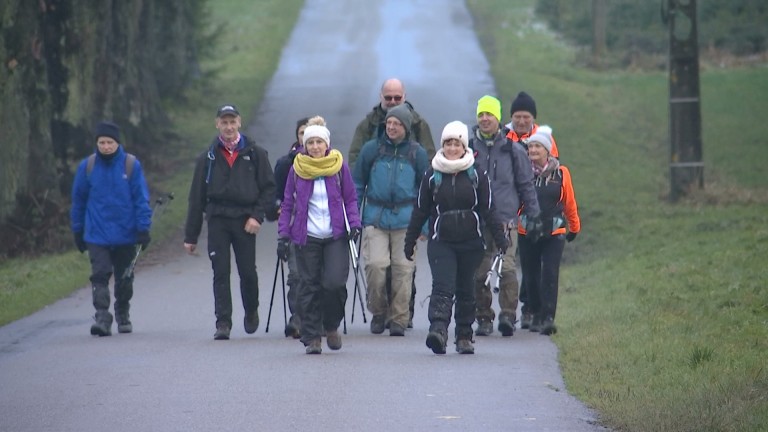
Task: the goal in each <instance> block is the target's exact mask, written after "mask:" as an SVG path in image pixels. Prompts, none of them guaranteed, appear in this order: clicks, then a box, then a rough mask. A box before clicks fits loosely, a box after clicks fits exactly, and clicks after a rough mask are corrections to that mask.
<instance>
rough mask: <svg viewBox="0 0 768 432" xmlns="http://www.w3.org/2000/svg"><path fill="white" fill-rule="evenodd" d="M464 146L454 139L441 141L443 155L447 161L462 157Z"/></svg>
mask: <svg viewBox="0 0 768 432" xmlns="http://www.w3.org/2000/svg"><path fill="white" fill-rule="evenodd" d="M464 152H465V150H464V144H463V143H462V142H461V141H460V140H458V139H456V138H449V139H447V140H445V141H443V155H444V156H445V158H446V159H448V160H458V159H461V157H462V156H464Z"/></svg>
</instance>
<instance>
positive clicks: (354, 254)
mask: <svg viewBox="0 0 768 432" xmlns="http://www.w3.org/2000/svg"><path fill="white" fill-rule="evenodd" d="M341 206H342V209H343V211H344V225H345V226H346V228H347V233H350V232H351V229H350V226H349V218H348V217H347V207H346V206H345V205H344V202H343V201H342V203H341ZM362 237H363V236H362V232H361V233H360V239H361V243H362ZM348 242H349V256H350V258H352V271H353V272H354V274H355V288H354V291H353V294H352V322H353V323H354V322H355V297H356V294H357V290H358V289H359V286H360V279H359V277H358V276H359V269H360V261H359V258H360V256H359V255H358V250H357V245H356V244H355V240H354V239H351V238H350V239H349V240H348ZM360 309H361V310H362V312H363V322H364V323H365V322H368V321H367V319H366V317H365V308H363V299H362V294H360ZM346 318H347V316H346V314H344V320H345V325H346Z"/></svg>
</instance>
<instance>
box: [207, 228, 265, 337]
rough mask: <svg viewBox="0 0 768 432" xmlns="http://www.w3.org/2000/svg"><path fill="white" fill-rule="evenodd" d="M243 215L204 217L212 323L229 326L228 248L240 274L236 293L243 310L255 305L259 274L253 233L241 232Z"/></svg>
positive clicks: (246, 310)
mask: <svg viewBox="0 0 768 432" xmlns="http://www.w3.org/2000/svg"><path fill="white" fill-rule="evenodd" d="M246 220H248V218H247V217H238V218H228V217H222V216H213V217H211V218H210V219H209V220H208V258H210V260H211V267H212V268H213V298H214V310H215V313H216V324H219V323H222V322H223V323H226V324H228V325H229V327H230V328H232V293H231V291H230V274H231V272H232V268H231V261H232V255H231V251H234V253H235V264H236V265H237V273H238V275H239V276H240V296H241V297H242V300H243V309H245V314H246V315H248V314H251V313H253V312H256V310H257V309H258V307H259V277H258V275H257V274H256V235H254V234H249V233H247V232H245V222H246ZM230 248H231V249H230Z"/></svg>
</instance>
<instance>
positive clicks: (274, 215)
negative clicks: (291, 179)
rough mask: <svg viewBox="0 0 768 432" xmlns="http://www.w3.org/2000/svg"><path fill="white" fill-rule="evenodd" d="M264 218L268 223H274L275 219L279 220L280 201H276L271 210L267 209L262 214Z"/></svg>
mask: <svg viewBox="0 0 768 432" xmlns="http://www.w3.org/2000/svg"><path fill="white" fill-rule="evenodd" d="M264 216H266V217H267V220H268V221H270V222H274V221H276V220H277V219H279V218H280V201H279V200H278V201H276V202H275V205H274V206H272V208H270V209H268V210H267V211H266V212H264Z"/></svg>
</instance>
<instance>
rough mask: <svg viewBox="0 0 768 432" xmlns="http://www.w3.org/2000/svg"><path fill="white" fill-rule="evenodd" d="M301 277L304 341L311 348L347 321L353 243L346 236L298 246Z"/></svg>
mask: <svg viewBox="0 0 768 432" xmlns="http://www.w3.org/2000/svg"><path fill="white" fill-rule="evenodd" d="M294 250H295V251H296V265H297V268H298V273H299V277H300V278H301V285H300V286H301V289H300V290H299V293H298V300H299V308H300V309H301V342H302V343H304V345H308V344H309V343H310V342H312V341H313V340H314V339H317V338H318V337H320V335H321V334H322V331H323V330H326V331H332V330H336V329H337V328H338V327H339V324H340V323H341V320H342V319H343V318H344V305H345V304H346V302H347V277H348V276H349V243H348V242H347V238H346V237H342V238H339V239H335V240H334V239H332V238H328V239H318V238H315V237H311V236H308V237H307V244H305V245H303V246H299V245H295V249H294Z"/></svg>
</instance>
